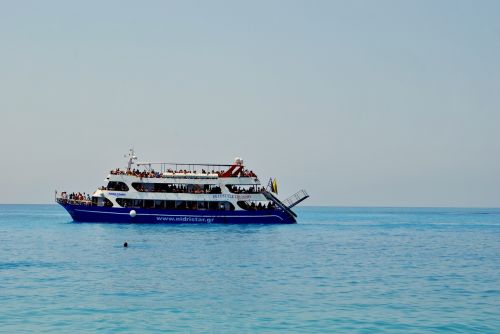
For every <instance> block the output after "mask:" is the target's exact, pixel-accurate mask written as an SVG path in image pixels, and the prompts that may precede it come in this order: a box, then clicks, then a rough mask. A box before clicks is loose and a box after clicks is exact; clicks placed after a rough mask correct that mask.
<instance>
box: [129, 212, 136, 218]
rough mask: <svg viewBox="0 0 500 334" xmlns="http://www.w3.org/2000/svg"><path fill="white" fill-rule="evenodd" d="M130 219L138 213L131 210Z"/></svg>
mask: <svg viewBox="0 0 500 334" xmlns="http://www.w3.org/2000/svg"><path fill="white" fill-rule="evenodd" d="M129 214H130V217H132V218H134V217H135V216H136V215H137V212H135V210H130V213H129Z"/></svg>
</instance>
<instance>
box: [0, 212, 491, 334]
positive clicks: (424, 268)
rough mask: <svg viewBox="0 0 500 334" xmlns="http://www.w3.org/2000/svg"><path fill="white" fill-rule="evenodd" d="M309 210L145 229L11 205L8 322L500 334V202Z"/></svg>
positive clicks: (2, 222)
mask: <svg viewBox="0 0 500 334" xmlns="http://www.w3.org/2000/svg"><path fill="white" fill-rule="evenodd" d="M297 211H298V213H299V218H300V222H299V224H297V225H282V226H280V225H277V226H260V225H252V226H236V225H232V226H223V225H173V226H170V225H142V226H140V225H118V224H108V225H106V224H82V223H80V224H77V223H71V220H70V217H69V216H68V214H66V213H65V211H64V210H63V209H61V208H59V207H57V206H55V205H47V206H43V205H34V206H32V205H17V206H16V205H0V332H5V333H14V332H15V333H24V332H37V333H42V332H50V333H54V332H57V333H67V332H75V333H83V332H96V331H100V332H105V333H108V332H109V333H115V332H116V333H118V332H124V333H140V332H168V331H172V332H209V333H245V332H246V333H254V332H264V333H275V332H283V333H293V332H296V333H305V332H311V333H318V332H348V333H500V209H389V208H377V209H374V208H333V207H331V208H325V207H321V208H319V207H316V208H314V207H306V208H299V209H297ZM124 241H128V242H129V244H130V246H129V248H123V247H122V244H123V242H124Z"/></svg>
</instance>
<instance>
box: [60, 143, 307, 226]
mask: <svg viewBox="0 0 500 334" xmlns="http://www.w3.org/2000/svg"><path fill="white" fill-rule="evenodd" d="M135 160H137V157H136V156H135V155H134V151H133V150H130V153H129V155H128V164H127V169H126V170H120V169H119V168H117V169H115V170H112V171H111V172H110V174H109V175H108V176H107V178H106V181H107V185H106V186H103V187H101V188H99V189H97V190H96V191H95V192H94V193H93V194H92V196H91V197H90V195H88V196H87V197H83V196H82V195H81V194H79V193H78V194H74V193H73V194H68V193H66V192H62V193H59V194H58V192H57V191H56V202H57V203H59V204H60V205H62V206H63V207H64V208H65V209H66V210H67V211H68V213H69V214H70V215H71V217H72V218H73V220H74V221H76V222H110V223H223V224H225V223H227V224H245V223H260V224H293V223H296V217H297V215H296V214H295V213H294V212H293V211H292V210H291V209H292V207H293V206H295V205H297V204H298V203H300V202H302V201H303V200H305V199H306V198H308V197H309V195H308V194H307V193H306V191H305V190H300V191H299V192H297V193H295V194H294V195H292V196H290V197H289V198H287V199H286V200H284V201H280V200H279V199H278V198H277V196H276V193H277V189H276V186H275V183H274V184H273V182H270V185H269V186H268V187H267V188H266V187H263V186H262V185H261V183H260V181H259V178H258V177H257V175H256V174H255V173H254V172H253V171H249V170H247V169H245V167H244V165H243V160H242V159H240V158H236V159H235V160H234V163H232V164H230V165H221V164H184V163H165V162H159V163H153V162H143V163H136V162H135ZM134 165H135V166H137V168H135V166H134ZM155 168H156V169H155Z"/></svg>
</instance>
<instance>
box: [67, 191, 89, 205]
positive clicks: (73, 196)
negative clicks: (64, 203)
mask: <svg viewBox="0 0 500 334" xmlns="http://www.w3.org/2000/svg"><path fill="white" fill-rule="evenodd" d="M61 199H63V200H70V201H79V202H85V201H87V202H90V199H91V197H90V194H86V193H70V194H68V193H67V192H65V191H63V192H62V193H61Z"/></svg>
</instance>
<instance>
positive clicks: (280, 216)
mask: <svg viewBox="0 0 500 334" xmlns="http://www.w3.org/2000/svg"><path fill="white" fill-rule="evenodd" d="M61 206H62V207H64V208H65V209H66V211H68V213H69V214H70V215H71V217H72V218H73V220H74V221H75V222H96V223H97V222H98V223H135V224H137V223H140V224H294V223H296V220H295V218H294V217H293V216H292V215H290V214H288V213H286V212H284V211H280V210H272V211H271V210H270V211H248V212H247V211H209V210H207V211H200V210H161V209H139V208H137V209H134V211H135V212H136V214H135V217H132V216H131V215H130V211H131V210H130V208H116V207H98V206H83V205H74V204H61Z"/></svg>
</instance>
